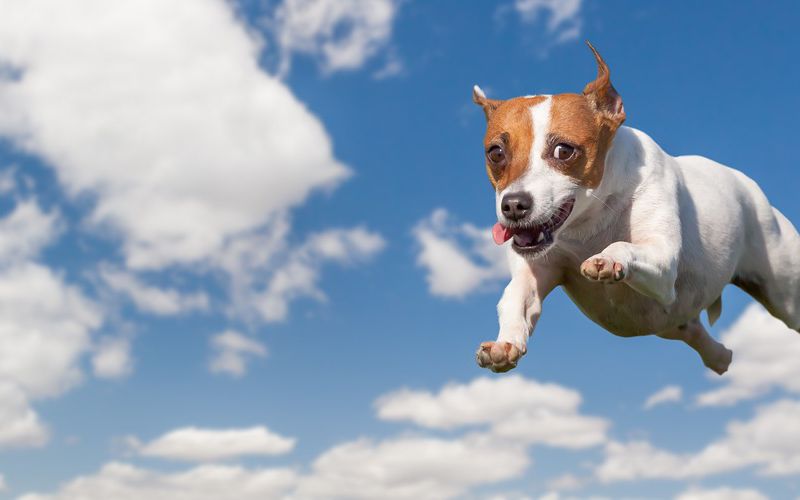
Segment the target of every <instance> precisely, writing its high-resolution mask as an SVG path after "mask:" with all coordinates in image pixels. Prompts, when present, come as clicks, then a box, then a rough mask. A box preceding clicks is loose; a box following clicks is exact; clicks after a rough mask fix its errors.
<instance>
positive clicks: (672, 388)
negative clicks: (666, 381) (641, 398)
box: [644, 385, 683, 410]
mask: <svg viewBox="0 0 800 500" xmlns="http://www.w3.org/2000/svg"><path fill="white" fill-rule="evenodd" d="M682 398H683V389H681V388H680V387H679V386H677V385H668V386H666V387H664V388H662V389H659V390H658V391H656V392H654V393H653V394H651V395H650V396H649V397H648V398H647V400H645V402H644V409H645V410H649V409H651V408H653V407H655V406H658V405H662V404H666V403H677V402H679V401H680V400H681V399H682Z"/></svg>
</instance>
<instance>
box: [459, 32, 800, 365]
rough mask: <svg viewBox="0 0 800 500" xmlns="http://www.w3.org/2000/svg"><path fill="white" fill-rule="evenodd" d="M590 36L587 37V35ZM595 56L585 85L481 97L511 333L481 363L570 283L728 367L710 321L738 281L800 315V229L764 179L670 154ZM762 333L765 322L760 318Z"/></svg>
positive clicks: (777, 312) (484, 348)
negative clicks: (504, 253)
mask: <svg viewBox="0 0 800 500" xmlns="http://www.w3.org/2000/svg"><path fill="white" fill-rule="evenodd" d="M587 44H588V42H587ZM588 45H589V48H591V49H592V52H593V53H594V56H595V58H596V59H597V65H598V74H597V79H596V80H595V81H593V82H591V83H589V84H588V85H587V86H586V88H585V89H584V90H583V94H582V95H581V94H559V95H552V96H551V95H535V96H525V97H517V98H514V99H509V100H506V101H501V100H494V99H487V98H486V95H485V94H484V93H483V91H481V89H480V88H479V87H477V86H476V87H475V88H474V90H473V99H474V101H475V102H476V103H477V104H478V105H480V106H481V107H482V108H483V111H484V113H485V114H486V119H487V122H488V126H487V131H486V137H485V139H484V146H485V150H486V169H487V171H488V173H489V179H490V180H491V182H492V184H493V185H494V187H495V190H496V193H497V218H498V221H499V222H498V223H497V224H496V225H495V226H494V228H493V230H492V232H493V235H494V239H495V242H497V243H498V244H503V243H505V242H506V241H508V240H512V242H511V244H510V245H509V247H510V250H509V259H510V262H511V270H512V278H511V282H510V283H509V284H508V287H507V288H506V289H505V292H504V293H503V297H502V299H501V300H500V303H499V304H498V306H497V310H498V314H499V319H500V333H499V335H498V337H497V340H496V341H494V342H484V343H483V344H481V346H480V348H479V349H478V352H477V360H478V364H479V365H480V366H482V367H486V368H489V369H491V370H493V371H496V372H504V371H507V370H510V369H511V368H514V367H515V366H516V365H517V361H518V360H519V359H520V357H521V356H522V355H524V354H525V352H526V350H527V342H528V337H529V336H530V334H531V332H532V331H533V328H534V327H535V326H536V321H537V320H538V319H539V315H540V314H541V310H542V301H543V300H544V299H545V297H546V296H547V294H549V293H550V292H551V291H552V290H553V289H554V288H555V287H557V286H559V285H561V286H563V287H564V289H565V290H566V292H567V294H568V295H569V296H570V298H571V299H572V300H573V301H574V302H575V304H577V305H578V307H579V308H580V309H581V311H583V313H584V314H586V315H587V316H588V317H589V318H590V319H592V320H593V321H594V322H596V323H598V324H599V325H601V326H602V327H604V328H606V329H607V330H609V331H610V332H612V333H614V334H616V335H620V336H623V337H631V336H638V335H649V334H656V335H658V336H659V337H663V338H666V339H675V340H682V341H684V342H686V343H687V344H688V345H689V346H691V347H692V348H693V349H695V350H696V351H697V352H698V354H700V357H701V358H702V359H703V363H704V364H705V365H706V366H707V367H709V368H711V369H712V370H714V371H715V372H717V373H719V374H722V373H724V372H725V371H726V370H727V369H728V365H729V364H730V362H731V357H732V353H731V351H730V350H728V349H726V348H725V346H723V345H722V344H720V343H718V342H716V341H715V340H714V339H713V338H712V337H711V336H710V335H709V334H708V333H707V332H706V330H705V328H704V327H703V325H702V323H701V322H700V313H701V312H702V311H703V310H704V309H705V310H707V313H708V318H709V322H710V323H711V324H713V323H714V321H715V320H716V319H717V318H718V317H719V315H720V312H721V297H720V296H721V293H722V289H723V287H725V285H727V284H728V283H733V284H734V285H736V286H738V287H740V288H742V289H743V290H744V291H746V292H747V293H748V294H750V295H752V296H753V297H754V298H755V299H756V300H758V301H759V302H761V304H763V305H764V306H765V307H766V308H767V310H768V311H769V312H770V313H771V314H772V315H773V316H775V317H776V318H779V319H780V320H782V321H783V322H784V323H786V324H787V325H788V326H789V328H792V329H795V330H798V329H800V235H798V233H797V230H796V229H795V228H794V227H793V226H792V223H791V222H789V220H787V219H786V217H784V216H783V215H782V214H781V213H780V212H779V211H778V210H777V209H775V208H773V207H772V206H771V205H770V203H769V201H768V200H767V198H766V196H764V193H763V192H762V191H761V189H759V187H758V185H757V184H756V183H755V182H754V181H753V180H751V179H750V178H748V177H747V176H745V175H744V174H742V173H741V172H739V171H737V170H733V169H731V168H728V167H725V166H723V165H720V164H718V163H715V162H713V161H711V160H708V159H706V158H703V157H701V156H679V157H672V156H670V155H668V154H667V153H665V152H664V151H663V150H662V149H661V148H660V147H659V146H658V144H656V143H655V141H653V139H651V138H650V137H648V136H647V135H646V134H644V133H643V132H640V131H639V130H636V129H633V128H629V127H622V126H621V125H622V122H623V121H625V111H624V109H623V106H622V99H621V98H620V96H619V94H617V92H616V91H615V90H614V87H613V86H612V85H611V81H610V79H609V72H608V66H607V65H606V63H605V62H604V61H603V59H602V58H601V57H600V55H599V54H598V53H597V51H596V50H595V49H594V47H592V45H591V44H588ZM754 333H757V332H754Z"/></svg>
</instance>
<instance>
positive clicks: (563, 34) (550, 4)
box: [514, 0, 581, 43]
mask: <svg viewBox="0 0 800 500" xmlns="http://www.w3.org/2000/svg"><path fill="white" fill-rule="evenodd" d="M514 10H515V11H516V12H517V14H519V15H520V16H522V19H523V21H525V22H527V23H534V22H536V21H538V20H539V19H540V18H541V16H542V15H544V16H545V17H546V19H547V31H548V33H549V34H550V35H551V36H552V37H553V43H563V42H568V41H570V40H574V39H576V38H578V36H579V35H580V32H581V18H580V10H581V0H515V1H514Z"/></svg>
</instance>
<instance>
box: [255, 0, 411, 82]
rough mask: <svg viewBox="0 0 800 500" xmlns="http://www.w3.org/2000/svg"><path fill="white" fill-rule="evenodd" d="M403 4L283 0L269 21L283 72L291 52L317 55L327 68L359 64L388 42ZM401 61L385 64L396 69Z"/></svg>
mask: <svg viewBox="0 0 800 500" xmlns="http://www.w3.org/2000/svg"><path fill="white" fill-rule="evenodd" d="M399 4H400V2H399V1H398V0H284V1H283V2H282V3H281V4H280V5H279V6H278V8H277V10H276V13H275V16H274V19H272V20H271V21H270V22H269V24H270V25H272V26H274V31H275V38H276V40H277V43H278V45H279V46H280V47H281V49H282V52H283V54H282V63H281V64H282V67H281V69H280V72H281V73H285V72H286V71H287V70H288V69H289V63H290V61H291V55H292V54H293V53H305V54H309V55H312V56H314V57H316V58H318V60H319V62H320V64H321V66H322V68H323V70H324V71H327V72H331V71H340V70H349V69H355V68H359V67H361V66H362V65H363V64H364V63H365V62H366V61H367V60H368V59H369V58H370V57H372V56H373V55H375V54H376V52H378V50H379V49H381V48H382V47H384V46H385V45H386V44H387V42H388V41H389V38H390V36H391V34H392V24H393V21H394V18H395V16H396V15H397V10H398V7H399ZM398 64H400V63H399V62H398V61H397V59H390V60H389V62H388V64H387V66H386V68H389V72H390V73H396V72H397V70H396V66H397V65H398ZM382 72H384V73H385V72H386V69H385V70H383V71H382Z"/></svg>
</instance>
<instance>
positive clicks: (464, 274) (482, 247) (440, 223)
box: [413, 208, 509, 298]
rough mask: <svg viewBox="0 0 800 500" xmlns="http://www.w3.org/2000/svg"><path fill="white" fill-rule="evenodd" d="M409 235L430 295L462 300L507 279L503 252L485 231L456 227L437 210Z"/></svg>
mask: <svg viewBox="0 0 800 500" xmlns="http://www.w3.org/2000/svg"><path fill="white" fill-rule="evenodd" d="M413 233H414V238H415V239H416V240H417V243H418V245H419V254H418V255H417V264H419V265H420V266H421V267H423V268H424V269H425V270H426V271H427V276H426V280H427V282H428V288H429V290H430V292H431V293H432V294H433V295H437V296H440V297H447V298H458V297H464V296H466V295H468V294H470V293H473V292H476V291H480V290H483V289H485V288H487V287H492V286H496V285H497V283H499V282H500V280H502V279H503V278H506V277H508V276H509V270H508V259H507V256H506V254H505V250H504V248H503V247H500V246H497V245H495V244H494V242H493V241H492V236H491V231H490V230H489V229H488V228H487V229H480V228H477V227H475V226H473V225H472V224H467V223H458V222H457V221H456V220H455V219H454V217H453V216H451V215H450V214H449V213H448V212H447V211H446V210H445V209H442V208H440V209H437V210H434V211H433V213H431V215H430V216H428V217H427V218H426V219H424V220H422V221H420V222H419V223H418V224H417V225H416V226H415V227H414V231H413Z"/></svg>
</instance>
